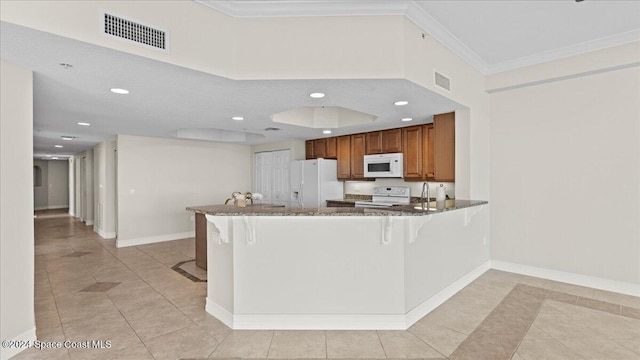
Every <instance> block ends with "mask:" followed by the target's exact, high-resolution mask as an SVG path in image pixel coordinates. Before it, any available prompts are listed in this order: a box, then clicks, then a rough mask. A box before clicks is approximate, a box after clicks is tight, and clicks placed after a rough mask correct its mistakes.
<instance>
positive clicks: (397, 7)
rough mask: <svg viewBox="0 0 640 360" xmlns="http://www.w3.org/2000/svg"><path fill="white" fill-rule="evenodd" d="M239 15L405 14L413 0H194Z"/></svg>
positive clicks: (247, 16)
mask: <svg viewBox="0 0 640 360" xmlns="http://www.w3.org/2000/svg"><path fill="white" fill-rule="evenodd" d="M194 1H195V2H197V3H199V4H202V5H204V6H207V7H210V8H212V9H215V10H218V11H220V12H223V13H225V14H227V15H230V16H233V17H237V18H251V17H287V16H372V15H404V14H405V13H406V10H407V7H408V5H409V3H410V1H404V0H381V1H373V2H368V1H327V0H324V1H320V0H309V1H302V0H289V1H269V0H262V1H261V0H246V1H237V0H227V1H220V0H194Z"/></svg>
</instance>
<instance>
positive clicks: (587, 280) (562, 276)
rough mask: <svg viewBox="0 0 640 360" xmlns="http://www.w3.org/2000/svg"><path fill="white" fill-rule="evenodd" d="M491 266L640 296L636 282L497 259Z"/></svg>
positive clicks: (639, 287) (639, 288)
mask: <svg viewBox="0 0 640 360" xmlns="http://www.w3.org/2000/svg"><path fill="white" fill-rule="evenodd" d="M491 268H492V269H496V270H502V271H507V272H512V273H516V274H521V275H528V276H534V277H538V278H543V279H549V280H554V281H559V282H564V283H568V284H573V285H579V286H586V287H590V288H594V289H600V290H606V291H612V292H617V293H621V294H627V295H632V296H640V285H638V284H632V283H625V282H622V281H615V280H608V279H601V278H597V277H593V276H587V275H581V274H574V273H569V272H564V271H558V270H549V269H544V268H539V267H535V266H529V265H521V264H515V263H510V262H506V261H499V260H491Z"/></svg>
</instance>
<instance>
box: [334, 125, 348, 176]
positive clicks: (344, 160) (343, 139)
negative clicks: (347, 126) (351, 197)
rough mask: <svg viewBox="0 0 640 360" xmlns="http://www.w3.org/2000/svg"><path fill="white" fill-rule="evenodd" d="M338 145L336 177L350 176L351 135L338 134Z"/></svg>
mask: <svg viewBox="0 0 640 360" xmlns="http://www.w3.org/2000/svg"><path fill="white" fill-rule="evenodd" d="M337 143H338V144H337V145H338V179H339V180H348V179H350V178H351V136H349V135H346V136H339V137H338V139H337Z"/></svg>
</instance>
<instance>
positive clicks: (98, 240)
mask: <svg viewBox="0 0 640 360" xmlns="http://www.w3.org/2000/svg"><path fill="white" fill-rule="evenodd" d="M92 240H94V241H95V242H97V243H98V244H99V245H100V246H102V248H103V249H104V250H106V251H107V253H108V254H109V256H111V257H113V258H115V259H117V258H116V257H115V256H113V254H112V253H111V252H110V251H108V250H107V249H106V247H105V246H104V244H102V242H101V241H100V239H92ZM69 245H71V244H69ZM72 248H73V246H72ZM74 251H75V249H74ZM117 260H118V261H120V259H117ZM80 262H82V264H83V265H84V267H85V268H86V269H87V271H88V272H89V273H90V274H91V276H92V277H93V278H94V280H95V281H96V282H98V279H97V278H96V277H95V275H93V273H92V272H91V271H89V269H88V267H87V265H86V263H85V262H84V260H83V259H82V256H80ZM120 262H121V263H122V261H120ZM122 264H123V265H124V263H122ZM125 266H126V265H125ZM136 276H137V274H136ZM103 293H104V295H105V296H106V297H107V299H109V301H111V304H112V305H113V307H114V308H115V309H116V310H117V311H118V313H120V316H122V319H123V320H124V321H125V322H126V323H127V325H128V326H129V328H130V329H131V331H133V333H134V334H136V337H137V338H138V340H140V343H141V344H142V346H144V348H145V349H146V350H147V352H148V353H149V355H151V357H152V358H154V359H156V357H155V356H154V355H153V353H152V352H151V351H150V350H149V348H148V347H147V344H145V343H144V341H142V339H141V338H140V335H138V332H137V331H136V330H135V329H134V328H133V326H131V323H129V320H127V318H126V317H125V316H124V314H123V313H122V311H120V308H119V307H118V305H116V303H115V302H114V301H113V299H112V298H111V296H109V293H108V292H107V291H104V292H103ZM124 349H126V348H124ZM124 349H120V350H118V351H121V350H124Z"/></svg>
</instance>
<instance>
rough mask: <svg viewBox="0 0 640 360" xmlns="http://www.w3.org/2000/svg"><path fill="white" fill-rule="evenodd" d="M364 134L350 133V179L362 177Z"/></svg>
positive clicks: (364, 150) (364, 146) (364, 149)
mask: <svg viewBox="0 0 640 360" xmlns="http://www.w3.org/2000/svg"><path fill="white" fill-rule="evenodd" d="M366 138H367V137H366V134H356V135H351V179H364V155H365V152H366V150H367V149H366Z"/></svg>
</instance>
